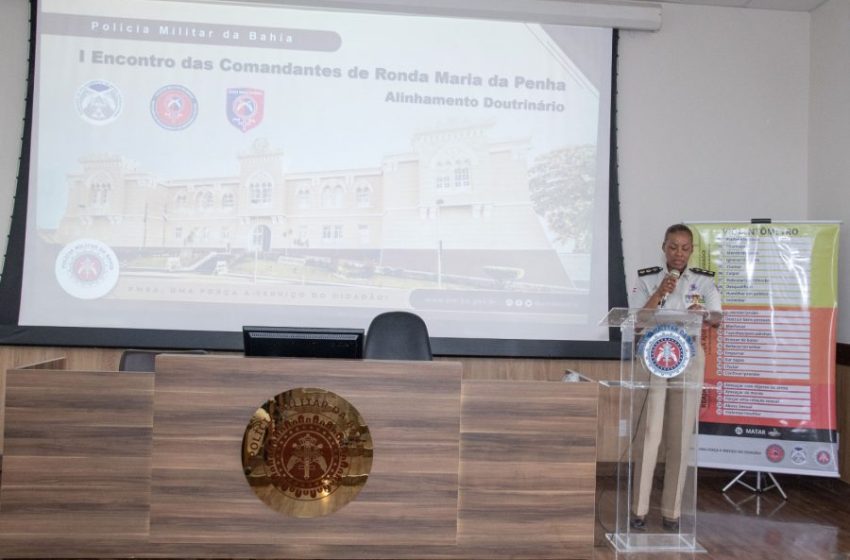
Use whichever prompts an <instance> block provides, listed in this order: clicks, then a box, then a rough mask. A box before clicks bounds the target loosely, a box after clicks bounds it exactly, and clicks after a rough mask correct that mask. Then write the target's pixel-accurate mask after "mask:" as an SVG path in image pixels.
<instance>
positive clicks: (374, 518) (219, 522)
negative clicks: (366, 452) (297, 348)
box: [151, 356, 461, 544]
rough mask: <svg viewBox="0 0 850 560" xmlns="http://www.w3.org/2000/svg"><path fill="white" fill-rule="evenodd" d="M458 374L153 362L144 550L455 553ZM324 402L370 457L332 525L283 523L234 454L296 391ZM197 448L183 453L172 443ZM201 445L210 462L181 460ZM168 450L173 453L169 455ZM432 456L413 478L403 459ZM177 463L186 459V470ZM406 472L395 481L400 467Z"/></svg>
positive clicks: (386, 367)
mask: <svg viewBox="0 0 850 560" xmlns="http://www.w3.org/2000/svg"><path fill="white" fill-rule="evenodd" d="M460 382H461V368H460V365H459V364H453V363H433V362H421V363H409V362H357V361H341V360H330V361H326V360H278V359H245V358H237V357H215V356H162V357H159V358H158V359H157V384H156V399H155V407H154V456H153V486H152V497H151V538H152V540H153V541H155V542H160V543H191V542H200V543H204V542H206V543H232V544H250V543H256V542H264V543H298V542H314V543H324V544H333V543H339V544H343V543H346V542H353V541H356V540H357V539H358V538H360V537H361V536H362V535H364V534H371V535H374V537H373V538H374V539H375V540H376V544H400V543H411V544H413V543H420V544H439V543H444V544H448V543H451V544H453V543H454V542H455V539H456V533H457V484H458V478H457V477H458V474H457V473H458V461H459V459H458V455H459V451H458V450H459V445H460V444H459V426H460ZM316 386H319V387H321V388H322V389H326V390H329V391H332V392H334V393H336V394H338V395H340V396H342V397H343V398H345V399H346V400H348V401H349V402H350V403H351V404H353V405H354V406H355V407H356V408H357V409H358V410H359V411H360V413H361V414H362V415H363V416H364V418H365V419H366V421H367V423H368V425H369V429H370V432H371V435H372V439H373V442H374V447H375V455H374V459H373V464H372V471H371V474H370V475H369V480H368V482H367V483H366V486H365V487H364V488H363V490H362V491H361V493H360V495H359V496H358V497H357V499H356V500H354V501H353V502H351V503H349V504H348V505H346V506H345V507H344V508H342V509H341V510H339V511H337V512H336V513H334V514H333V515H331V516H328V517H323V518H315V519H292V518H285V517H283V516H281V515H280V514H279V513H277V512H274V511H272V510H271V509H269V508H268V507H267V506H266V505H265V504H263V503H262V502H260V500H259V499H257V498H256V496H255V495H254V493H253V492H252V491H251V490H250V488H249V487H248V484H247V482H246V481H245V478H244V475H243V474H242V467H241V455H240V453H241V451H240V444H241V441H242V436H243V433H244V430H245V427H246V426H247V424H248V421H249V420H250V417H251V415H252V414H253V413H254V411H255V410H256V409H257V408H258V407H259V406H260V405H262V404H263V403H264V402H265V401H266V400H267V399H269V398H272V397H274V396H275V394H277V393H279V392H283V391H285V390H288V389H293V388H297V387H316ZM184 442H185V443H186V444H187V445H189V444H192V445H195V447H187V446H184V447H182V449H181V447H180V444H181V443H184ZM198 442H204V448H203V453H204V457H205V458H208V461H206V462H205V463H204V462H201V461H199V460H198V459H199V458H198V457H191V456H189V453H188V452H189V451H190V450H198V449H199V447H197V444H198ZM175 444H176V445H175ZM412 445H421V446H422V448H421V449H420V451H419V452H420V453H424V452H427V450H428V449H429V448H436V449H438V450H439V452H438V453H435V454H434V458H433V459H431V460H430V461H429V462H427V463H426V464H427V466H428V470H427V471H422V470H420V469H419V468H418V467H417V466H416V465H415V464H413V463H411V462H410V461H409V460H408V458H407V457H406V454H407V451H408V450H409V449H410V447H411V446H412ZM184 457H186V459H184ZM401 464H405V465H407V466H409V467H412V468H411V469H410V470H401V469H399V468H398V466H399V465H401Z"/></svg>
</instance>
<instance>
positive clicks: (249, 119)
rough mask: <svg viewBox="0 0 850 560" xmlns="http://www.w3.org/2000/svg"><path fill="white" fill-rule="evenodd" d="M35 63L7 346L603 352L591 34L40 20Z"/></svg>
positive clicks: (191, 9) (83, 17)
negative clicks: (34, 341) (345, 332)
mask: <svg viewBox="0 0 850 560" xmlns="http://www.w3.org/2000/svg"><path fill="white" fill-rule="evenodd" d="M36 40H37V43H36V59H35V72H34V96H33V100H32V103H33V116H32V133H31V145H30V161H31V164H30V170H29V189H28V200H27V202H28V205H27V221H26V224H27V225H26V250H25V253H24V258H23V279H22V282H21V295H20V310H19V316H18V324H19V325H20V326H22V327H25V326H31V327H75V328H96V329H128V328H130V329H152V330H168V331H178V332H194V333H203V332H206V331H217V332H226V333H231V332H232V333H237V332H238V331H240V330H241V327H242V326H243V325H246V324H254V325H280V326H308V327H309V326H314V327H321V326H335V327H364V328H365V327H366V326H367V325H368V323H369V321H370V320H371V318H372V317H374V316H375V315H376V314H377V313H379V312H381V311H385V310H390V309H401V310H410V311H413V312H415V313H417V314H419V315H420V316H422V317H423V318H424V319H425V320H426V322H427V324H428V328H429V330H430V333H431V335H432V336H433V337H435V338H437V339H439V338H447V339H492V340H504V341H509V340H512V341H523V340H534V341H565V340H568V341H607V340H608V330H607V329H606V328H601V327H598V326H596V323H597V321H598V320H599V319H600V318H601V317H602V316H603V315H604V314H605V312H606V310H607V308H608V307H609V278H608V271H609V263H608V257H609V254H608V247H609V240H608V235H609V224H608V212H609V164H610V161H609V159H610V154H609V150H610V146H609V144H610V128H611V122H610V114H611V65H612V30H610V29H598V28H589V27H568V26H560V25H548V24H544V23H528V22H508V21H495V20H478V19H470V18H449V17H436V16H427V15H398V14H390V13H372V12H368V13H367V12H356V11H343V10H329V9H324V10H323V9H314V8H299V7H293V6H281V5H269V4H261V3H257V2H255V3H223V2H208V3H202V2H182V1H176V0H169V1H164V0H123V1H121V2H114V1H112V0H109V1H107V0H42V1H41V2H40V5H39V13H38V18H37V34H36ZM234 336H235V334H234Z"/></svg>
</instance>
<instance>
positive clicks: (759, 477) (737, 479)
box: [721, 471, 788, 500]
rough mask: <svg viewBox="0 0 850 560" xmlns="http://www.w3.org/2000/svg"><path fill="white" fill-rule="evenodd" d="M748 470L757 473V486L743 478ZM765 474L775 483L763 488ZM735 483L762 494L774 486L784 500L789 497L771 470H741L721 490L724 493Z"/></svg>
mask: <svg viewBox="0 0 850 560" xmlns="http://www.w3.org/2000/svg"><path fill="white" fill-rule="evenodd" d="M748 472H753V473H755V475H756V485H755V486H750V485H749V484H747V483H746V482H744V481H743V480H741V478H742V477H743V476H744V475H745V474H747V473H748ZM764 475H767V476H768V477H769V478H770V480H771V481H772V482H773V484H771V485H770V486H765V487H763V488H762V485H761V484H762V477H763V476H764ZM734 484H740V485H741V486H743V487H744V488H746V489H747V490H749V491H750V492H756V493H759V494H762V493H764V492H767V491H768V490H773V489H774V488H776V490H777V491H778V492H779V493H780V494H781V495H782V499H783V500H787V499H788V495H787V494H786V493H785V491H784V490H783V489H782V485H781V484H779V481H778V480H776V477H775V476H773V473H771V472H762V471H741V472H739V473H738V476H736V477H735V478H733V479H732V480H730V481H729V484H727V485H726V486H724V487H723V490H721V492H724V493H725V492H726V491H727V490H729V488H731V487H732V486H733V485H734Z"/></svg>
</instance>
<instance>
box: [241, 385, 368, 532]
mask: <svg viewBox="0 0 850 560" xmlns="http://www.w3.org/2000/svg"><path fill="white" fill-rule="evenodd" d="M372 453H373V447H372V436H371V435H370V433H369V427H368V426H367V425H366V423H365V422H364V421H363V418H362V416H360V413H359V412H358V411H357V409H355V408H354V406H352V405H351V404H350V403H349V402H348V401H346V400H345V399H343V398H342V397H340V396H339V395H336V394H335V393H332V392H330V391H326V390H324V389H313V388H299V389H292V390H290V391H286V392H284V393H281V394H279V395H277V396H275V397H274V398H272V399H269V400H268V401H267V402H266V403H265V404H264V405H263V406H261V407H260V408H258V409H257V410H256V411H255V412H254V415H253V416H252V417H251V421H250V422H249V423H248V426H247V428H246V429H245V435H244V437H243V439H242V467H243V471H244V474H245V478H246V479H247V480H248V484H249V486H250V487H251V490H253V491H254V494H256V495H257V497H258V498H260V500H261V501H262V502H263V503H265V504H266V505H267V506H269V507H270V508H272V509H274V510H276V511H278V512H280V513H283V514H285V515H288V516H290V517H319V516H324V515H328V514H331V513H333V512H335V511H337V510H338V509H339V508H341V507H343V506H344V505H346V504H347V503H349V502H351V501H352V500H353V499H354V498H355V497H356V496H357V494H359V493H360V490H361V489H362V488H363V486H364V485H365V484H366V480H367V478H368V476H369V472H370V470H371V468H372Z"/></svg>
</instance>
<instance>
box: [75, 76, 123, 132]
mask: <svg viewBox="0 0 850 560" xmlns="http://www.w3.org/2000/svg"><path fill="white" fill-rule="evenodd" d="M121 104H122V102H121V92H120V91H119V90H118V88H117V87H115V86H114V85H112V84H111V83H109V82H107V81H106V80H92V81H90V82H86V83H85V84H84V85H83V86H82V87H81V88H80V89H79V90H77V99H76V106H77V113H79V114H80V116H81V117H82V118H83V119H85V120H86V121H88V122H90V123H91V124H97V125H103V124H108V123H111V122H112V121H114V120H115V119H117V118H118V115H120V114H121Z"/></svg>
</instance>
